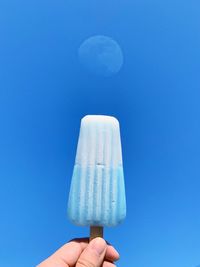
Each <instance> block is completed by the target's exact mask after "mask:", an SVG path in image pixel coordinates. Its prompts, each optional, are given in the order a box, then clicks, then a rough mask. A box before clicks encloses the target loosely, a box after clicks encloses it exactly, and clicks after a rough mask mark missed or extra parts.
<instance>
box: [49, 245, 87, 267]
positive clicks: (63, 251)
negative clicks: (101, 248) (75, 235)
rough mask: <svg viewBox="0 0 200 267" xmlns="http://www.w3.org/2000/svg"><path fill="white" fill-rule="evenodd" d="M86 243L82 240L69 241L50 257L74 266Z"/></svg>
mask: <svg viewBox="0 0 200 267" xmlns="http://www.w3.org/2000/svg"><path fill="white" fill-rule="evenodd" d="M87 245H88V244H87V243H86V242H84V241H79V242H77V241H71V242H69V243H67V244H65V245H64V246H62V247H61V248H60V249H58V250H57V251H56V252H55V253H54V254H53V255H52V256H51V257H50V258H51V260H52V259H53V260H55V259H60V260H62V261H63V262H64V263H65V264H67V265H69V266H74V265H75V264H76V262H77V260H78V258H79V257H80V255H81V253H82V252H83V250H84V249H85V248H86V247H87Z"/></svg>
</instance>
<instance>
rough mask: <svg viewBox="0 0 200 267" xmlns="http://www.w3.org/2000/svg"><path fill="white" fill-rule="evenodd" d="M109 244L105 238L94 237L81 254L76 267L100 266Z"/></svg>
mask: <svg viewBox="0 0 200 267" xmlns="http://www.w3.org/2000/svg"><path fill="white" fill-rule="evenodd" d="M106 249H107V244H106V242H105V240H104V239H102V238H100V237H97V238H95V239H93V240H92V241H91V242H90V243H89V244H88V246H87V247H86V248H85V250H84V251H83V252H82V254H81V255H80V257H79V259H78V261H77V264H76V267H100V266H102V264H103V261H104V257H105V254H106Z"/></svg>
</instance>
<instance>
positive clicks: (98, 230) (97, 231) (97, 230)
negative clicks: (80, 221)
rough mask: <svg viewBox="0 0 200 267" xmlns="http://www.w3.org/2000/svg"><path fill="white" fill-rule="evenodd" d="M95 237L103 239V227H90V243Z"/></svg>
mask: <svg viewBox="0 0 200 267" xmlns="http://www.w3.org/2000/svg"><path fill="white" fill-rule="evenodd" d="M96 237H102V238H103V227H102V226H90V241H91V240H92V239H94V238H96Z"/></svg>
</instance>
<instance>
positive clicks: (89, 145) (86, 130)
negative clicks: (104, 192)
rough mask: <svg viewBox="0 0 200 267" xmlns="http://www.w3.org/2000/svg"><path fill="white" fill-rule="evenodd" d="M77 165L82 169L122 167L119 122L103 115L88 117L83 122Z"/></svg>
mask: <svg viewBox="0 0 200 267" xmlns="http://www.w3.org/2000/svg"><path fill="white" fill-rule="evenodd" d="M75 163H76V164H78V165H80V166H81V167H84V166H85V167H86V166H88V165H103V166H104V167H105V168H106V167H108V168H115V167H117V166H119V165H122V151H121V140H120V130H119V122H118V120H117V119H116V118H114V117H111V116H103V115H87V116H85V117H84V118H83V119H82V120H81V127H80V134H79V141H78V146H77V153H76V160H75Z"/></svg>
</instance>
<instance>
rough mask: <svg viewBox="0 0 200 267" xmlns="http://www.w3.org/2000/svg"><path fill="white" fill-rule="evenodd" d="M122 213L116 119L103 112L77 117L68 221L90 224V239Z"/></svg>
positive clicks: (120, 153) (124, 208) (122, 218)
mask: <svg viewBox="0 0 200 267" xmlns="http://www.w3.org/2000/svg"><path fill="white" fill-rule="evenodd" d="M125 216H126V196H125V185H124V174H123V165H122V150H121V140H120V129H119V122H118V120H117V119H116V118H114V117H111V116H103V115H87V116H85V117H84V118H83V119H82V120H81V127H80V133H79V140H78V146H77V152H76V159H75V164H74V170H73V175H72V180H71V187H70V193H69V200H68V217H69V219H70V220H71V221H72V223H74V224H76V225H80V226H90V238H91V239H92V238H94V237H96V236H100V237H103V227H104V226H108V227H109V226H116V225H118V224H119V223H121V222H122V221H123V220H124V218H125Z"/></svg>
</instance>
